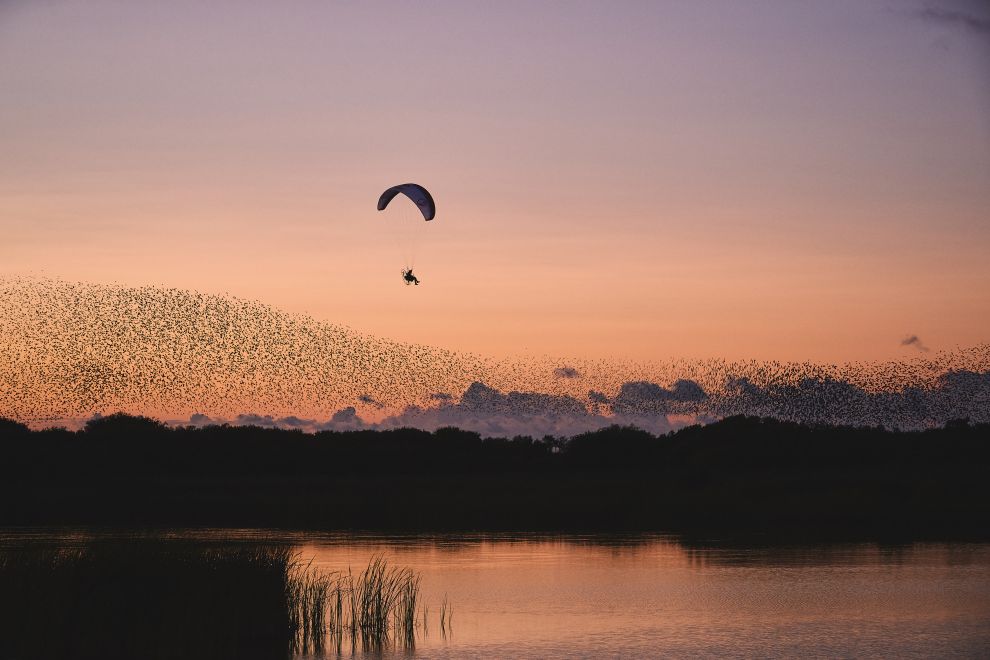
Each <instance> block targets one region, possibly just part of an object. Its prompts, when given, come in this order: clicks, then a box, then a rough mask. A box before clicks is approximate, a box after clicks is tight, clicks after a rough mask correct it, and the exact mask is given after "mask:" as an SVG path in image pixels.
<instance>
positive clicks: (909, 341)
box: [901, 335, 929, 353]
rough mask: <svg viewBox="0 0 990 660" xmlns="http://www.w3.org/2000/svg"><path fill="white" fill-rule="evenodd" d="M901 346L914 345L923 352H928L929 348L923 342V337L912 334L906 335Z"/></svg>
mask: <svg viewBox="0 0 990 660" xmlns="http://www.w3.org/2000/svg"><path fill="white" fill-rule="evenodd" d="M901 346H914V347H915V348H917V349H918V350H919V351H921V352H922V353H927V352H928V350H929V349H928V347H927V346H925V345H924V344H923V343H922V342H921V339H920V338H919V337H918V335H911V336H909V337H905V338H904V339H902V340H901Z"/></svg>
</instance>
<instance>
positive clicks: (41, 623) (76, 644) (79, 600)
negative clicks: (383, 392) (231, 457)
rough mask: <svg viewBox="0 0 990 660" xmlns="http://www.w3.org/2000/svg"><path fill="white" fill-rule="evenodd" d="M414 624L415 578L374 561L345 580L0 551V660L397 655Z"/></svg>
mask: <svg viewBox="0 0 990 660" xmlns="http://www.w3.org/2000/svg"><path fill="white" fill-rule="evenodd" d="M446 608H447V605H446V599H445V603H444V605H443V606H441V611H442V612H444V611H446ZM442 616H443V615H442ZM426 623H427V620H426V609H425V607H424V606H423V605H422V599H421V596H420V576H419V575H417V574H416V573H415V572H414V571H412V570H410V569H408V568H402V567H396V566H391V565H390V564H388V562H387V561H386V560H385V559H384V558H383V557H380V556H379V557H375V558H373V559H372V560H371V562H370V563H369V564H368V566H367V568H365V569H364V570H363V571H361V572H360V573H358V574H354V573H352V572H351V571H350V570H348V571H347V572H327V571H323V570H320V569H318V568H317V567H314V566H313V565H312V563H307V562H304V561H302V560H301V557H300V556H299V555H298V554H297V553H295V552H294V551H293V550H292V549H291V548H289V547H280V546H244V547H236V546H235V547H221V548H206V547H202V546H198V545H192V544H187V543H182V542H174V541H164V542H163V541H158V542H127V543H120V542H117V543H114V544H102V545H101V544H88V545H85V546H82V547H77V548H51V547H33V548H19V549H3V550H0V657H2V658H7V657H11V658H55V657H58V658H68V657H71V658H89V657H93V658H96V657H100V658H117V657H145V658H176V657H183V658H198V657H204V658H205V657H209V658H213V659H216V658H227V657H230V658H233V657H237V658H255V657H257V658H262V657H263V658H279V657H283V658H285V657H291V656H292V655H298V654H313V655H322V654H327V653H340V652H342V651H344V650H345V646H346V647H349V650H352V651H354V650H357V649H358V648H360V649H361V650H364V651H378V650H382V649H385V648H392V647H395V648H401V649H407V650H408V649H412V648H414V647H415V643H416V635H417V634H418V633H419V632H423V631H425V629H426ZM448 625H449V624H448ZM445 634H446V633H445Z"/></svg>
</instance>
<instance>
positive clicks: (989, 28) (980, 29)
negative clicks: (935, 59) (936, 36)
mask: <svg viewBox="0 0 990 660" xmlns="http://www.w3.org/2000/svg"><path fill="white" fill-rule="evenodd" d="M917 15H918V17H920V18H921V19H922V20H926V21H930V22H932V23H938V24H941V25H946V26H950V27H958V28H962V29H964V30H969V31H970V32H974V33H976V34H980V35H990V18H988V17H985V16H977V15H975V14H972V13H969V12H965V11H960V10H958V9H947V8H945V7H932V6H929V7H925V8H924V9H922V10H920V11H918V13H917Z"/></svg>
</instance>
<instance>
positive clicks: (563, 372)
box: [553, 367, 581, 378]
mask: <svg viewBox="0 0 990 660" xmlns="http://www.w3.org/2000/svg"><path fill="white" fill-rule="evenodd" d="M553 375H554V376H556V377H557V378H580V377H581V372H579V371H578V370H577V369H575V368H574V367H557V368H556V369H554V370H553Z"/></svg>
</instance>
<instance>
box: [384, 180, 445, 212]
mask: <svg viewBox="0 0 990 660" xmlns="http://www.w3.org/2000/svg"><path fill="white" fill-rule="evenodd" d="M399 193H402V194H403V195H405V196H406V197H408V198H409V199H411V200H412V201H413V204H415V205H416V206H417V207H418V208H419V210H420V212H421V213H422V214H423V219H424V220H432V219H433V216H435V215H436V214H437V205H436V204H435V203H434V202H433V195H431V194H430V191H428V190H427V189H426V188H424V187H423V186H421V185H419V184H418V183H403V184H401V185H398V186H392V187H391V188H389V189H388V190H386V191H385V192H383V193H382V196H381V197H379V198H378V210H379V211H384V210H385V207H386V206H388V203H389V202H391V201H392V200H393V199H394V198H395V196H396V195H398V194H399Z"/></svg>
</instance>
